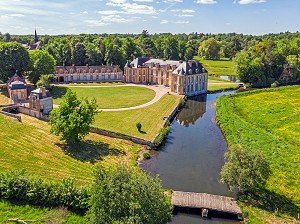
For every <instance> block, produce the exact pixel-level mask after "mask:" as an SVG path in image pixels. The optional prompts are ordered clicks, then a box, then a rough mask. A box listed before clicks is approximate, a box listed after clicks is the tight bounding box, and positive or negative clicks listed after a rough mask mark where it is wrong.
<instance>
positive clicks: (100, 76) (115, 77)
mask: <svg viewBox="0 0 300 224" xmlns="http://www.w3.org/2000/svg"><path fill="white" fill-rule="evenodd" d="M55 75H56V81H57V82H103V81H122V80H123V78H122V76H123V72H122V70H121V69H120V68H119V66H117V65H111V66H105V65H104V66H89V65H86V66H75V65H72V66H56V71H55Z"/></svg>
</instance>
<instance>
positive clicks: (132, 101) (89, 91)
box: [52, 85, 155, 109]
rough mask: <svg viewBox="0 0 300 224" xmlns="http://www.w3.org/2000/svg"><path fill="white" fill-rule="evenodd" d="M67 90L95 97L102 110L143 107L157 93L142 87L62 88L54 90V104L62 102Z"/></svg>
mask: <svg viewBox="0 0 300 224" xmlns="http://www.w3.org/2000/svg"><path fill="white" fill-rule="evenodd" d="M67 88H70V89H72V90H74V91H75V92H76V93H77V96H78V97H83V98H88V99H91V98H92V97H95V99H96V100H97V104H98V107H99V108H101V109H111V108H126V107H132V106H137V105H141V104H144V103H147V102H149V101H151V100H152V99H153V98H154V96H155V91H154V90H151V89H148V88H145V87H140V86H115V87H84V86H83V85H82V86H80V87H74V86H73V87H72V86H68V87H65V86H60V87H54V89H53V90H52V94H53V98H54V100H53V101H54V104H60V103H61V102H62V98H61V97H62V96H63V95H64V94H65V93H66V91H67Z"/></svg>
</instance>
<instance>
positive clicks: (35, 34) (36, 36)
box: [34, 29, 39, 43]
mask: <svg viewBox="0 0 300 224" xmlns="http://www.w3.org/2000/svg"><path fill="white" fill-rule="evenodd" d="M38 41H39V38H38V35H37V33H36V29H34V43H36V42H38Z"/></svg>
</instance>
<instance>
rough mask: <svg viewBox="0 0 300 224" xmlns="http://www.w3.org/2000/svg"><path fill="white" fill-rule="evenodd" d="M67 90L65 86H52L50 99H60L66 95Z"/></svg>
mask: <svg viewBox="0 0 300 224" xmlns="http://www.w3.org/2000/svg"><path fill="white" fill-rule="evenodd" d="M67 90H68V88H67V87H65V86H53V87H52V89H51V94H52V98H53V99H60V98H62V97H63V96H64V95H65V94H66V92H67Z"/></svg>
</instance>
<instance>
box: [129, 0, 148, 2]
mask: <svg viewBox="0 0 300 224" xmlns="http://www.w3.org/2000/svg"><path fill="white" fill-rule="evenodd" d="M132 1H134V2H153V0H132Z"/></svg>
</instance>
